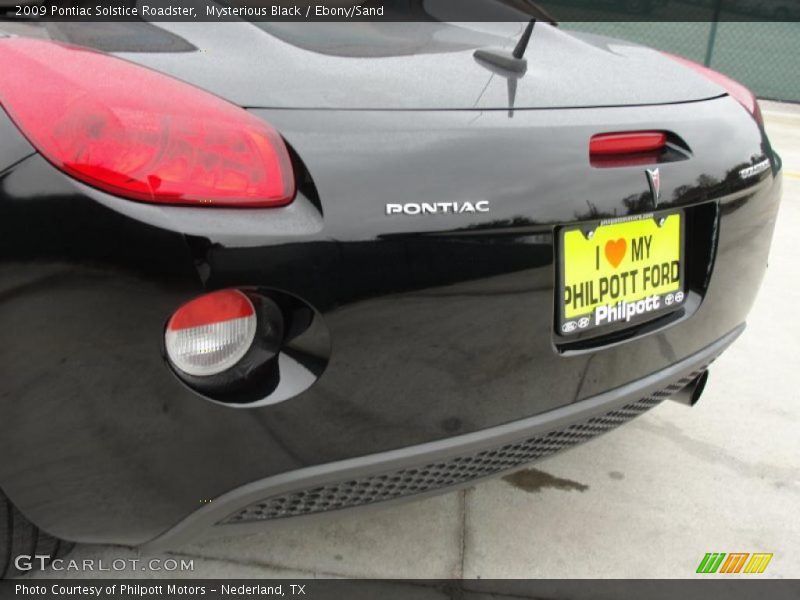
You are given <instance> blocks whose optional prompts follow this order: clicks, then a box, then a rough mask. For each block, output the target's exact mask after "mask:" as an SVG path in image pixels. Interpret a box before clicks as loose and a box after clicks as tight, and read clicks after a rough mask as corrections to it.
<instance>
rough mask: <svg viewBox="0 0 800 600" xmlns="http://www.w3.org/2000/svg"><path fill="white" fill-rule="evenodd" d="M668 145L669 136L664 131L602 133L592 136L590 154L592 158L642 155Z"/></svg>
mask: <svg viewBox="0 0 800 600" xmlns="http://www.w3.org/2000/svg"><path fill="white" fill-rule="evenodd" d="M666 143H667V134H666V133H664V132H663V131H628V132H624V133H601V134H598V135H593V136H592V139H591V141H590V142H589V153H590V154H591V155H592V156H598V155H599V156H608V155H612V154H641V153H643V152H656V151H658V150H662V149H663V148H664V146H665V145H666Z"/></svg>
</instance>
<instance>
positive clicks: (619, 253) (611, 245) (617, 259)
mask: <svg viewBox="0 0 800 600" xmlns="http://www.w3.org/2000/svg"><path fill="white" fill-rule="evenodd" d="M627 251H628V242H626V241H625V239H624V238H619V239H618V240H617V241H613V240H609V241H608V242H606V258H607V259H608V262H610V263H611V266H612V267H614V268H615V269H616V268H617V267H618V266H619V263H621V262H622V259H623V258H625V253H626V252H627Z"/></svg>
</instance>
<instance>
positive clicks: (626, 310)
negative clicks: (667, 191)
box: [559, 213, 686, 335]
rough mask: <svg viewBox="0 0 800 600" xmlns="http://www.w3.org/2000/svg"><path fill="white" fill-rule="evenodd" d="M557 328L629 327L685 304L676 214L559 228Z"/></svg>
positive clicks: (678, 215) (680, 231) (574, 330)
mask: <svg viewBox="0 0 800 600" xmlns="http://www.w3.org/2000/svg"><path fill="white" fill-rule="evenodd" d="M560 255H561V270H560V273H561V277H560V279H561V302H560V309H561V310H560V313H559V328H560V331H561V333H562V334H565V335H567V334H573V333H578V332H580V331H585V330H588V329H593V328H595V327H603V326H607V325H614V324H620V323H622V324H625V323H632V322H637V321H641V320H646V319H647V318H648V317H649V318H653V317H654V316H656V315H657V314H659V313H661V312H663V311H667V310H674V309H675V308H677V307H679V306H680V305H681V304H682V303H683V302H684V300H685V297H686V294H685V292H684V288H683V219H682V214H681V213H672V214H669V215H660V216H656V217H654V216H652V215H648V216H646V217H642V218H638V219H635V220H624V221H623V220H619V221H616V222H614V221H610V222H601V223H600V225H599V226H598V227H597V228H596V229H594V230H591V229H587V228H585V227H584V228H578V227H576V228H565V229H563V230H561V253H560Z"/></svg>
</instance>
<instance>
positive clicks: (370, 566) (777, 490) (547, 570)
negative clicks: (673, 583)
mask: <svg viewBox="0 0 800 600" xmlns="http://www.w3.org/2000/svg"><path fill="white" fill-rule="evenodd" d="M763 107H764V109H765V110H764V112H765V116H766V120H767V128H768V130H769V132H770V135H771V138H772V141H773V144H774V146H775V147H776V148H777V150H778V152H779V153H780V154H781V155H782V156H783V159H784V166H785V194H784V200H783V206H782V209H781V214H780V218H779V222H778V225H777V230H776V232H775V241H774V244H773V250H772V256H771V259H770V269H769V272H768V273H767V276H766V279H765V281H764V285H763V288H762V290H761V294H760V296H759V300H758V303H757V304H756V307H755V309H754V311H753V313H752V315H751V318H750V321H749V327H748V329H747V331H746V332H745V334H744V335H743V336H742V338H741V339H740V340H739V341H738V342H737V343H736V344H735V345H734V346H733V348H732V349H731V350H730V351H729V352H727V353H726V354H725V355H724V356H723V357H722V358H721V359H720V360H719V361H718V362H717V363H715V365H714V366H713V367H712V372H711V378H710V381H709V385H708V387H707V391H706V393H705V396H704V398H703V400H702V401H701V402H700V403H699V405H697V406H696V407H694V408H691V409H690V408H687V407H684V406H681V405H678V404H675V403H671V402H665V403H664V404H662V405H661V406H659V407H657V408H656V409H654V410H653V411H651V412H650V413H648V414H646V415H644V416H643V417H641V418H639V419H637V420H635V421H633V422H632V423H630V424H628V425H626V426H624V427H622V428H620V429H618V430H616V431H614V432H612V433H610V434H608V435H605V436H602V437H600V438H599V439H596V440H594V441H592V442H590V443H588V444H585V445H583V446H580V447H578V448H575V449H573V450H570V451H568V452H565V453H563V454H560V455H558V456H555V457H552V458H549V459H547V460H544V461H541V462H539V463H537V464H536V465H535V467H534V468H531V469H527V470H524V471H521V472H519V473H516V474H514V475H512V476H509V477H506V478H503V479H497V480H493V481H490V482H488V483H482V484H480V485H477V486H475V487H473V488H470V489H467V490H466V491H459V492H454V493H450V494H447V495H444V496H440V497H437V498H434V499H430V500H424V501H417V502H413V503H409V504H405V505H402V506H399V507H393V508H384V509H380V510H374V511H372V512H367V513H361V514H353V515H348V516H343V517H339V518H335V519H330V520H327V521H314V522H299V523H293V524H291V523H290V524H287V525H285V526H283V527H281V528H278V529H274V530H271V531H267V532H264V533H261V534H255V535H250V536H248V537H237V538H230V539H225V538H220V539H217V540H215V541H209V542H204V543H198V544H195V545H191V546H188V547H186V548H183V549H182V550H181V551H180V553H179V554H180V555H181V556H182V557H192V558H194V571H192V572H184V573H176V574H175V576H180V577H198V578H229V577H247V578H250V577H285V578H294V577H308V578H311V577H326V576H335V577H358V578H363V577H376V578H378V577H384V578H484V579H486V578H561V577H563V578H580V577H583V578H595V577H597V578H629V577H640V578H651V577H652V578H662V577H663V578H672V577H676V578H685V577H691V576H693V575H694V574H695V569H696V568H697V565H698V563H699V562H700V560H701V559H702V557H703V555H704V554H705V553H706V552H771V553H774V558H773V559H772V562H771V563H770V564H769V566H768V568H767V570H766V572H765V574H764V575H762V577H764V576H768V577H786V578H789V577H794V578H797V577H800V519H798V518H797V509H798V506H800V468H799V467H800V369H798V356H800V319H793V320H792V319H788V320H787V319H786V318H784V317H786V316H787V315H794V314H796V310H797V307H798V306H800V283H799V282H800V262H799V261H798V260H797V257H798V253H797V252H798V251H797V245H796V244H797V235H798V234H797V232H798V231H800V109H799V108H798V107H796V106H791V105H780V104H775V103H766V102H765V103H764V104H763ZM776 316H781V318H776ZM72 556H73V557H75V558H79V559H83V558H103V559H104V560H105V561H106V562H107V563H110V562H111V561H112V560H113V559H118V558H131V557H135V552H134V551H132V550H128V549H125V548H111V547H89V546H83V547H78V548H77V549H76V550H75V551H74V552H73V555H72ZM105 575H115V576H121V577H122V576H124V577H157V576H158V575H159V573H152V572H151V573H147V572H139V571H127V572H123V573H116V574H105ZM38 576H40V577H63V576H84V577H85V576H91V575H90V574H81V573H53V572H45V573H43V574H39V575H38Z"/></svg>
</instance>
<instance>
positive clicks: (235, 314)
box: [165, 290, 256, 377]
mask: <svg viewBox="0 0 800 600" xmlns="http://www.w3.org/2000/svg"><path fill="white" fill-rule="evenodd" d="M255 335H256V314H255V309H254V308H253V304H252V302H250V299H249V298H248V297H247V296H245V295H244V294H243V293H242V292H240V291H238V290H221V291H218V292H212V293H211V294H206V295H205V296H201V297H200V298H196V299H195V300H192V301H191V302H188V303H187V304H184V305H183V306H181V307H180V308H179V309H178V310H177V311H175V314H174V315H172V318H171V319H170V320H169V323H168V324H167V332H166V334H165V342H166V349H167V356H168V357H169V360H170V361H171V362H172V364H173V366H174V367H175V368H177V369H179V370H180V371H182V372H184V373H186V374H187V375H193V376H196V377H207V376H210V375H217V374H218V373H222V372H223V371H226V370H227V369H230V368H231V367H232V366H234V365H235V364H236V363H237V362H239V361H240V360H241V359H242V357H243V356H244V355H245V354H247V351H248V350H249V349H250V347H251V346H252V344H253V339H255Z"/></svg>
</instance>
